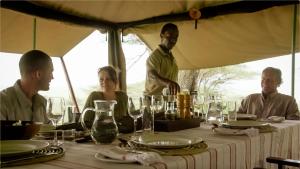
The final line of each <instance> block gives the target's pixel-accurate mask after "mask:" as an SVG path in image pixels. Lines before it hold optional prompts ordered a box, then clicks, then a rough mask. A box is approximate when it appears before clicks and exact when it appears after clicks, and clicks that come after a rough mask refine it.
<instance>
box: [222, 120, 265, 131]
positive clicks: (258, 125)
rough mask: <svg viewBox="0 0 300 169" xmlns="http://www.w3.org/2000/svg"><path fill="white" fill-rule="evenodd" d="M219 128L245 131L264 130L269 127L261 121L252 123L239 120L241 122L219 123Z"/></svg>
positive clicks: (251, 121)
mask: <svg viewBox="0 0 300 169" xmlns="http://www.w3.org/2000/svg"><path fill="white" fill-rule="evenodd" d="M220 126H221V127H224V128H231V129H247V128H251V127H254V128H264V127H268V126H270V124H269V123H266V122H262V121H253V120H241V121H230V122H227V123H221V124H220Z"/></svg>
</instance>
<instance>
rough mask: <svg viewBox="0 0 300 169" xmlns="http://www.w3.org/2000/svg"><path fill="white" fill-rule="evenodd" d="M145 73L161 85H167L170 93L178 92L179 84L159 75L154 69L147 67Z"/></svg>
mask: <svg viewBox="0 0 300 169" xmlns="http://www.w3.org/2000/svg"><path fill="white" fill-rule="evenodd" d="M147 73H148V76H149V77H150V78H151V79H155V80H156V81H157V82H158V83H160V84H161V85H164V86H166V87H168V88H169V90H170V92H171V94H173V95H174V94H177V92H180V86H179V85H178V83H176V82H174V81H172V80H170V79H167V78H164V77H162V76H160V75H159V74H158V73H157V71H156V70H154V69H149V70H148V72H147Z"/></svg>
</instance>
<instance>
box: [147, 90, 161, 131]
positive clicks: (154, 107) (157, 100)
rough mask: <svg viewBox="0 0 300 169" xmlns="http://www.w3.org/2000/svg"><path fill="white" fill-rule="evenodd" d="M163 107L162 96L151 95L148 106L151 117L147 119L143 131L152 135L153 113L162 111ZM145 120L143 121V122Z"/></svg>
mask: <svg viewBox="0 0 300 169" xmlns="http://www.w3.org/2000/svg"><path fill="white" fill-rule="evenodd" d="M163 106H164V97H163V96H162V95H152V96H151V104H150V109H151V116H150V117H148V122H149V123H146V124H145V125H144V124H143V126H144V130H145V129H146V131H147V130H148V131H150V132H151V133H154V117H155V113H159V111H160V110H162V108H163ZM144 121H146V120H143V122H144Z"/></svg>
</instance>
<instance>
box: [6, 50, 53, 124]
mask: <svg viewBox="0 0 300 169" xmlns="http://www.w3.org/2000/svg"><path fill="white" fill-rule="evenodd" d="M19 69H20V74H21V79H19V80H17V81H16V82H15V84H14V85H13V86H11V87H9V88H6V89H4V90H2V91H1V92H0V120H22V121H34V122H42V123H47V124H48V123H50V120H49V119H48V118H47V115H46V104H47V100H46V99H45V98H44V97H43V96H41V95H39V94H38V91H39V90H49V84H50V81H51V80H52V79H53V74H52V72H53V64H52V60H51V58H50V56H49V55H47V54H46V53H44V52H42V51H40V50H31V51H28V52H27V53H25V54H24V55H23V56H22V57H21V59H20V61H19Z"/></svg>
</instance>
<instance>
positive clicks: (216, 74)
mask: <svg viewBox="0 0 300 169" xmlns="http://www.w3.org/2000/svg"><path fill="white" fill-rule="evenodd" d="M246 70H247V69H245V66H243V65H234V66H224V67H217V68H207V69H198V70H181V71H179V75H178V83H179V85H180V86H181V88H182V89H188V90H189V91H195V90H196V91H198V93H201V94H203V95H205V96H208V95H209V94H214V93H220V87H221V86H222V85H225V84H228V83H230V82H232V81H234V80H242V79H249V78H252V77H253V76H255V75H257V73H255V72H249V71H246ZM222 93H223V91H222ZM223 95H224V93H223Z"/></svg>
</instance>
